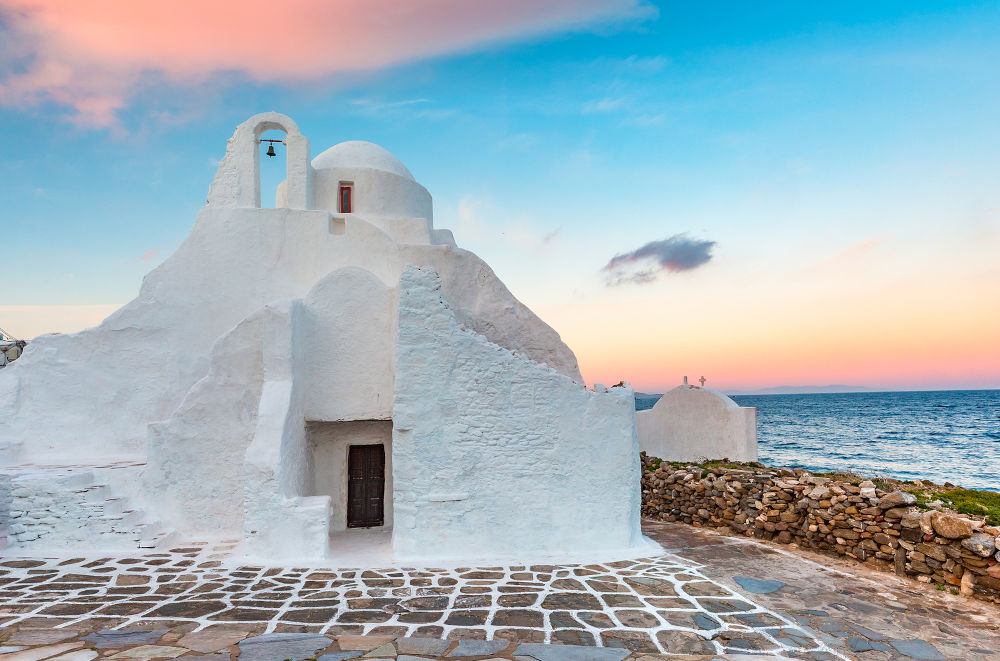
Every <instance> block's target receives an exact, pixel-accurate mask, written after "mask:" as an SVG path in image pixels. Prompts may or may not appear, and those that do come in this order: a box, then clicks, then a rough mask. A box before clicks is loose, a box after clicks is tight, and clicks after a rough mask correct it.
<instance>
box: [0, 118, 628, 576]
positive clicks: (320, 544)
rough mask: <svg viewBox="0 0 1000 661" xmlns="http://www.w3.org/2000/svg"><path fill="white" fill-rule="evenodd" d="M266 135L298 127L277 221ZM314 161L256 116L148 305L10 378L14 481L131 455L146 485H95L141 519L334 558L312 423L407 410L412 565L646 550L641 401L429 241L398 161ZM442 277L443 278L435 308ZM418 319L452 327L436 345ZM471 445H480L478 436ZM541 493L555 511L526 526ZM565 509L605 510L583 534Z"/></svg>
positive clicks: (32, 361)
mask: <svg viewBox="0 0 1000 661" xmlns="http://www.w3.org/2000/svg"><path fill="white" fill-rule="evenodd" d="M272 129H281V130H284V131H285V132H286V134H287V135H286V143H287V145H288V181H287V182H286V183H285V185H284V189H283V192H282V193H281V195H283V196H284V197H283V200H282V207H281V208H275V209H260V208H258V207H259V204H260V203H259V199H260V186H259V170H258V168H259V147H260V145H259V143H258V139H259V136H260V135H261V133H262V132H263V131H266V130H272ZM309 149H310V148H309V143H308V140H307V139H306V138H305V137H304V136H302V135H301V133H299V130H298V127H297V126H296V125H295V123H294V122H293V121H292V120H291V119H289V118H287V117H285V116H283V115H279V114H277V113H263V114H261V115H258V116H255V117H253V118H251V119H249V120H247V122H244V123H243V124H241V125H240V126H239V127H238V128H237V129H236V132H235V133H234V135H233V137H232V138H231V139H230V141H229V143H228V147H227V154H226V157H225V158H224V159H223V160H222V162H221V164H220V167H219V172H218V174H217V175H216V177H215V180H214V181H213V183H212V185H211V187H210V190H209V195H208V205H207V206H205V207H204V208H203V209H202V210H201V211H200V212H199V214H198V217H197V219H196V222H195V225H194V228H193V229H192V232H191V234H190V235H189V236H188V238H187V239H186V240H185V241H184V243H183V244H182V245H181V247H180V248H179V249H178V250H177V251H176V252H175V253H174V254H173V255H172V256H171V257H170V258H168V259H167V260H166V261H165V262H164V263H163V264H161V265H160V266H159V267H157V268H156V269H154V270H153V271H152V272H151V273H150V274H148V275H147V276H146V278H145V279H144V280H143V283H142V287H141V289H140V291H139V295H138V296H137V298H136V299H135V300H133V301H132V302H130V303H129V304H127V305H126V306H124V307H123V308H121V309H120V310H119V311H117V312H116V313H115V314H113V315H111V316H110V317H109V318H108V319H106V320H105V321H104V322H103V323H102V324H101V325H100V326H97V327H95V328H91V329H87V330H85V331H82V332H80V333H74V334H66V335H60V334H55V335H46V336H43V337H40V338H37V339H36V340H35V341H34V342H32V343H31V344H29V345H28V347H27V350H26V351H25V353H24V355H23V356H22V357H21V358H20V359H19V360H17V361H16V362H14V363H11V364H10V365H8V366H7V367H5V368H4V369H3V370H0V466H7V467H10V471H13V472H11V473H10V474H11V475H14V476H15V477H14V478H12V479H16V475H17V474H21V473H23V474H28V473H31V472H32V471H33V470H35V468H37V467H39V466H53V465H62V466H74V465H75V466H91V465H98V464H101V463H102V462H107V461H130V462H133V463H135V464H138V465H142V466H143V468H142V470H132V471H110V472H108V473H107V475H102V478H101V480H102V481H101V483H102V484H103V485H104V486H106V487H107V488H108V489H109V490H111V491H113V492H115V493H116V494H120V495H121V496H122V497H124V498H128V499H129V501H130V507H132V508H134V510H135V511H137V512H142V513H143V517H142V520H143V521H144V522H145V523H148V524H150V525H152V524H154V523H156V524H158V525H160V526H161V527H162V528H163V530H171V529H175V530H176V531H177V533H178V534H179V535H180V536H182V537H183V538H202V539H207V538H212V539H219V538H223V537H230V538H242V539H244V541H245V545H244V547H243V550H244V551H245V553H246V554H247V555H248V556H250V557H254V558H258V559H272V560H281V559H293V558H295V559H300V558H310V559H317V558H323V557H326V554H327V552H328V544H329V539H330V531H331V530H336V529H338V528H337V527H338V525H340V524H339V521H340V519H341V518H342V517H341V514H342V513H343V503H342V502H341V497H340V495H339V493H340V492H339V491H338V490H337V489H336V488H334V486H331V483H330V482H329V480H327V482H326V483H324V481H323V478H322V477H318V476H317V473H316V470H317V468H316V465H315V462H316V460H317V457H319V455H317V454H316V452H315V450H316V446H315V442H314V441H315V439H310V438H309V435H308V434H307V424H312V423H317V424H320V423H336V424H344V425H347V426H346V427H344V429H349V428H350V425H351V424H357V425H362V424H363V421H392V420H394V419H396V418H398V416H400V415H402V416H403V418H404V419H406V420H407V421H408V423H407V424H408V426H407V427H406V428H405V429H404V430H403V431H402V432H400V433H401V434H404V436H399V435H397V432H396V431H394V432H393V434H392V439H391V440H390V441H388V442H387V450H388V451H389V453H390V454H389V456H387V465H388V466H390V467H391V470H392V475H391V476H387V477H388V478H389V479H387V483H388V484H389V485H391V488H392V492H393V499H389V498H387V506H388V511H387V512H386V517H387V519H386V520H387V525H393V524H392V523H390V522H393V520H394V519H396V521H398V518H397V515H398V514H399V510H398V509H397V505H399V504H401V505H402V507H403V508H404V510H405V512H406V517H408V518H407V519H406V520H407V522H408V527H407V528H406V529H405V530H403V531H401V532H400V531H399V528H398V526H395V527H394V530H393V534H394V538H398V539H399V541H398V547H397V548H398V550H399V551H400V552H401V553H404V554H406V555H409V556H412V555H414V554H415V553H416V551H415V549H417V548H421V547H422V548H425V549H433V550H434V552H435V553H438V554H439V555H442V556H449V557H452V556H454V557H457V556H459V555H460V554H461V553H465V552H470V553H471V552H475V553H478V554H481V555H485V556H490V557H495V556H497V554H498V553H499V552H507V551H514V550H521V551H525V552H540V553H549V552H551V553H558V552H568V551H570V550H572V551H574V552H580V551H583V550H584V549H587V548H589V546H588V545H594V544H596V545H597V546H596V547H595V550H599V549H618V550H621V549H634V548H637V545H641V544H642V539H641V536H640V535H639V533H638V499H639V489H638V477H639V476H638V459H637V449H636V445H635V433H634V423H633V418H632V412H631V399H630V391H628V392H626V391H624V390H620V391H618V390H615V389H612V392H611V393H608V394H604V393H591V392H588V391H586V390H585V389H584V388H583V386H582V385H581V383H582V379H581V377H580V372H579V369H578V366H577V362H576V358H575V356H574V355H573V352H572V351H571V350H570V349H569V348H568V347H567V346H566V345H565V344H564V343H563V342H562V341H561V340H560V338H559V335H558V334H557V333H556V332H555V331H554V330H553V329H552V328H550V327H549V326H548V325H546V324H545V323H544V322H543V321H542V320H540V319H539V318H538V317H537V316H535V315H534V314H533V313H532V312H531V311H530V310H529V309H528V308H527V307H525V306H524V305H523V304H522V303H521V302H520V301H518V300H517V299H516V298H514V296H513V295H512V294H511V293H510V291H509V290H508V289H507V288H506V287H505V286H504V285H503V283H502V282H500V280H499V279H498V278H497V276H496V274H495V273H494V272H493V271H492V270H491V269H490V268H489V266H487V265H486V264H485V263H484V262H483V261H482V260H480V259H479V258H478V257H476V256H475V255H474V254H472V253H470V252H468V251H465V250H462V249H459V248H457V247H455V245H454V240H453V238H452V237H451V233H450V232H448V231H447V230H438V229H435V228H434V227H433V222H432V210H431V198H430V195H429V194H428V193H427V191H426V189H424V188H423V187H422V186H420V185H419V184H417V183H416V182H415V181H414V179H413V177H412V175H411V174H410V173H409V171H408V170H407V169H406V168H405V166H403V165H402V164H401V163H399V161H398V160H396V159H395V158H394V157H393V156H392V155H391V154H389V153H388V152H386V151H385V150H384V149H382V148H380V147H377V146H375V145H372V144H371V143H362V142H350V143H344V144H342V145H338V146H336V147H333V148H331V149H330V150H327V151H326V152H324V153H323V154H321V155H320V156H319V157H317V159H315V161H314V162H312V163H310V161H309ZM340 182H350V183H352V185H353V186H355V194H354V203H355V206H354V209H353V211H352V213H349V214H339V213H337V210H336V208H335V207H334V206H332V205H333V203H334V202H335V200H334V199H333V198H331V197H330V195H328V193H330V194H332V191H333V190H334V188H335V187H337V186H339V184H340ZM279 197H280V196H279ZM411 266H417V267H421V268H424V269H426V272H423V271H417V270H409V271H408V269H409V268H410V267H411ZM404 272H407V273H409V275H408V276H407V277H408V278H409V280H407V287H409V288H410V289H412V290H413V292H417V293H419V292H423V293H422V294H421V297H422V298H421V300H423V302H424V303H426V304H427V305H429V306H430V307H429V308H428V309H427V310H423V311H421V310H419V309H417V307H415V305H416V302H415V301H416V300H417V299H415V298H413V295H414V294H413V293H412V292H411V295H410V297H411V298H410V299H408V300H406V301H403V302H401V301H400V279H401V276H402V274H403V273H404ZM431 273H434V274H436V275H433V276H431V275H429V274H431ZM427 278H430V279H431V280H433V281H434V282H435V283H439V284H434V285H433V287H431V289H433V292H434V293H433V295H431V294H430V293H429V292H430V289H428V286H429V285H428V282H430V280H427ZM438 289H439V290H440V291H438ZM441 296H444V298H445V299H447V301H448V305H447V307H444V305H443V303H442V302H441V298H440V297H441ZM401 306H402V307H401ZM400 309H403V310H406V311H407V318H406V320H405V323H403V320H402V319H400V317H399V310H400ZM427 315H430V316H427ZM424 321H428V322H429V321H433V322H434V324H435V326H434V328H435V329H437V330H438V331H441V332H444V331H447V332H446V333H445V334H443V335H440V336H433V337H431V336H427V335H421V334H420V333H421V332H425V333H426V332H429V331H430V330H431V329H423V331H421V329H420V328H418V327H417V326H418V325H419V324H420V323H423V322H424ZM397 337H399V341H398V342H397ZM438 341H440V342H444V343H445V344H444V345H442V347H438V348H436V349H433V343H434V342H438ZM400 347H404V348H405V350H406V355H405V356H400V355H399V351H400ZM432 349H433V350H432ZM425 367H426V369H428V370H432V371H429V372H427V373H426V374H424V373H422V370H423V369H424V368H425ZM399 369H403V370H404V371H405V381H404V384H403V385H400V383H399V379H398V370H399ZM498 388H502V389H506V390H497V389H498ZM421 400H423V401H421ZM421 416H425V417H423V419H420V420H417V418H420V417H421ZM466 419H467V420H466ZM417 423H419V424H417ZM435 425H436V426H437V427H438V429H437V431H435V430H434V429H432V427H434V426H435ZM464 430H475V434H476V435H475V436H474V437H473V438H472V440H473V442H472V443H471V444H470V438H469V437H467V436H466V435H465V431H464ZM406 434H408V435H411V436H413V438H415V439H417V441H416V444H414V442H413V441H412V440H411V439H410V437H409V436H406ZM400 440H402V443H400ZM430 441H433V443H432V442H430ZM337 443H341V444H342V442H341V441H337ZM448 444H454V446H453V447H448ZM401 445H402V447H401ZM338 451H339V450H338ZM400 452H403V453H404V455H402V456H404V457H405V459H406V461H405V462H404V465H403V466H402V467H399V466H398V464H397V461H396V460H397V456H399V453H400ZM466 453H468V456H466ZM320 454H322V453H320ZM319 458H321V459H322V457H319ZM327 459H328V458H326V459H323V461H326V460H327ZM484 462H486V463H484ZM487 463H489V464H491V466H490V468H489V470H487V469H486V466H487ZM32 466H34V467H35V468H32ZM330 470H333V471H340V470H341V468H340V467H337V466H333V465H331V467H330ZM401 470H402V471H403V472H400V471H401ZM338 474H339V473H338ZM585 474H586V478H584V475H585ZM432 475H433V476H435V477H436V478H440V481H434V480H431V479H430V476H432ZM401 477H402V479H400V478H401ZM25 479H28V478H25ZM32 479H33V478H32ZM330 479H339V478H330ZM480 480H482V482H481V484H480V482H479V481H480ZM7 483H12V482H11V481H9V480H8V481H4V484H7ZM317 484H323V486H322V487H321V488H319V489H317V488H316V487H317ZM60 485H61V486H60ZM477 485H479V486H478V487H477ZM527 485H530V486H527ZM53 488H54V491H53V492H52V493H51V494H49V493H48V492H46V495H45V496H39V497H49V496H51V497H52V498H54V499H62V498H63V497H69V498H73V497H74V496H72V494H73V493H74V489H73V488H71V487H70V486H69V485H68V483H67V484H62V483H60V484H56V485H55V486H54V487H53ZM474 491H475V493H473V492H474ZM0 492H4V493H6V492H10V493H12V492H13V491H12V489H7V490H3V489H0ZM550 492H551V494H552V495H551V496H549V495H547V494H549V493H550ZM399 494H403V495H404V496H405V497H404V499H403V501H402V502H401V503H400V501H399ZM456 494H467V495H465V496H462V497H461V498H454V496H455V495H456ZM78 495H79V494H78ZM0 496H2V493H0ZM542 497H544V498H545V500H541V501H539V500H537V499H538V498H542ZM531 498H535V499H536V500H535V503H536V504H537V503H540V502H541V503H546V505H542V506H538V507H536V508H535V510H536V511H535V512H532V513H530V514H528V515H525V514H524V512H523V511H521V510H523V509H524V505H525V504H526V503H527V502H529V500H531ZM505 499H511V501H510V503H507V504H505V502H504V501H505ZM393 500H395V503H393ZM4 502H6V500H5V499H4V498H0V530H2V529H3V527H4V525H5V521H6V520H7V519H9V518H10V517H9V516H4V511H5V510H4V507H3V506H4ZM549 502H555V503H559V504H560V505H559V507H557V508H556V509H554V510H552V511H549V509H550V508H549V507H548V505H547V503H549ZM571 502H572V507H570V503H571ZM456 503H457V504H456ZM563 503H565V509H562V507H563V505H562V504H563ZM60 507H62V506H60ZM8 509H9V508H8ZM570 509H572V510H573V512H575V513H577V512H579V511H581V509H585V510H588V511H591V512H592V514H591V515H590V519H589V522H586V523H585V525H584V526H580V517H579V516H578V515H577V514H575V513H574V514H572V515H570V514H569V512H570ZM17 511H21V510H17ZM60 511H63V512H64V513H65V516H62V517H61V518H62V519H64V522H70V521H72V520H74V517H75V518H76V519H78V520H79V521H81V522H82V521H85V520H87V516H86V515H85V511H84V509H80V510H74V509H72V508H71V507H69V506H68V505H67V506H66V507H62V510H60ZM73 512H76V514H73ZM77 515H79V516H77ZM135 516H136V517H139V515H138V514H137V515H135ZM519 521H520V522H519ZM606 521H613V522H614V524H613V525H611V526H607V525H605V522H606ZM418 524H419V525H418ZM66 525H68V523H67V524H66ZM424 525H427V526H429V528H428V529H427V530H423V529H422V526H424ZM480 525H486V526H488V527H489V528H490V532H487V533H483V532H482V531H474V530H473V529H474V528H475V527H476V526H480ZM80 530H81V532H80V535H81V536H83V537H86V535H87V532H86V531H87V530H88V528H87V527H86V526H80ZM444 530H447V531H449V534H450V533H451V532H455V533H460V534H457V536H456V537H455V542H456V543H455V544H454V545H451V544H449V545H440V544H433V545H427V542H428V540H429V539H431V537H432V534H433V531H438V532H441V531H444ZM597 530H600V533H599V534H598V532H597ZM95 535H96V533H95ZM480 535H482V537H481V541H479V542H474V539H475V538H477V537H480ZM29 536H30V535H22V537H24V538H26V537H29ZM124 536H127V535H124ZM124 536H123V537H124ZM42 537H44V536H39V539H41V538H42ZM49 538H50V539H52V540H55V539H57V537H54V536H51V535H49ZM60 539H62V541H60V542H59V543H60V544H64V543H68V541H67V540H68V539H69V538H68V537H65V538H60ZM108 539H110V537H108ZM22 541H24V540H22ZM30 541H35V540H30ZM43 541H44V540H43ZM133 541H134V540H133ZM129 543H130V544H131V543H132V542H129ZM38 545H39V547H43V546H44V544H43V543H41V542H39V543H38ZM56 550H58V549H56Z"/></svg>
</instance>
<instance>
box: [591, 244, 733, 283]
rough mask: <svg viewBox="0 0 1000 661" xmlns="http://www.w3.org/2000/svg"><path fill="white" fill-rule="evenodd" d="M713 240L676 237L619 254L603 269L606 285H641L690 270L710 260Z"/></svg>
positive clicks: (713, 245)
mask: <svg viewBox="0 0 1000 661" xmlns="http://www.w3.org/2000/svg"><path fill="white" fill-rule="evenodd" d="M715 245H716V242H715V241H702V240H699V239H692V238H690V237H689V236H687V235H686V234H675V235H673V236H671V237H668V238H666V239H663V240H661V241H650V242H649V243H647V244H645V245H643V246H641V247H639V248H636V249H635V250H632V251H630V252H624V253H619V254H617V255H615V256H614V257H612V258H611V260H610V261H609V262H608V263H607V264H605V266H604V268H603V269H602V270H603V271H604V273H605V278H606V280H605V281H606V283H607V284H608V286H616V285H622V284H644V283H647V282H652V281H654V280H656V278H657V277H658V276H659V275H660V274H662V273H674V272H677V271H690V270H692V269H696V268H698V267H699V266H702V265H704V264H707V263H708V262H709V261H710V260H711V259H712V248H714V247H715Z"/></svg>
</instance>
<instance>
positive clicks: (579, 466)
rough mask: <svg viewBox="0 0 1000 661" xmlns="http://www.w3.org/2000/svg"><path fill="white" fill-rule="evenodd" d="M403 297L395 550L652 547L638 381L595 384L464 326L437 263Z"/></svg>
mask: <svg viewBox="0 0 1000 661" xmlns="http://www.w3.org/2000/svg"><path fill="white" fill-rule="evenodd" d="M399 296H400V302H399V306H400V307H399V347H398V349H397V360H396V408H395V413H394V426H393V453H394V464H393V480H394V484H395V494H394V509H395V513H394V516H395V527H394V531H393V551H394V554H395V555H396V556H397V558H399V559H400V560H403V561H405V560H418V559H421V558H424V557H433V558H435V559H446V558H448V557H449V556H450V557H455V558H471V557H482V558H497V557H503V556H510V557H524V556H525V555H528V556H531V555H539V554H542V555H545V554H556V555H559V554H563V555H565V554H572V553H574V552H579V551H580V550H583V549H586V552H587V553H590V554H594V553H598V554H599V553H601V552H608V553H611V554H614V553H626V552H629V551H634V550H636V549H639V548H643V547H644V544H645V541H644V539H643V538H642V536H641V533H640V530H639V515H638V513H639V449H638V443H637V440H636V437H635V431H634V429H635V427H634V424H633V419H634V415H635V413H634V405H633V394H632V390H631V389H630V388H614V389H612V390H611V391H610V392H606V393H604V392H602V393H596V392H591V391H588V390H586V389H585V388H583V387H582V386H581V385H579V384H577V383H574V382H573V381H572V380H571V379H570V378H568V377H566V376H564V375H562V374H559V373H558V372H556V371H555V370H553V369H551V368H550V367H548V366H546V365H542V364H539V363H536V362H534V361H532V360H530V359H528V358H526V357H525V356H524V355H521V354H519V353H518V352H514V351H510V350H508V349H505V348H503V347H500V346H497V345H496V344H493V343H491V342H490V341H489V340H487V339H486V338H485V337H483V336H482V335H479V334H478V333H476V332H474V331H471V330H468V329H465V328H463V327H462V326H461V325H460V324H459V322H458V320H457V319H456V317H455V314H454V313H453V312H452V310H451V309H450V308H449V307H448V306H447V305H446V304H445V302H444V300H443V299H442V297H441V286H440V283H439V280H438V278H437V276H436V274H434V272H433V271H431V270H420V269H416V268H411V269H409V270H407V271H406V273H405V274H404V275H403V277H402V279H401V283H400V295H399ZM592 557H594V556H593V555H592Z"/></svg>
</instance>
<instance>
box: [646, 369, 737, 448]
mask: <svg viewBox="0 0 1000 661" xmlns="http://www.w3.org/2000/svg"><path fill="white" fill-rule="evenodd" d="M636 426H637V430H638V433H639V447H640V448H641V449H642V451H643V452H645V453H646V454H648V455H650V456H653V457H659V458H660V459H663V460H665V461H699V460H702V459H732V460H734V461H757V409H755V408H748V407H741V406H740V405H739V404H737V403H736V402H734V401H733V400H732V399H730V398H729V397H726V396H725V395H724V394H722V393H721V392H718V391H715V390H712V389H710V388H699V387H697V386H687V385H685V386H677V387H676V388H674V389H673V390H671V391H669V392H667V393H665V394H664V395H663V397H661V398H660V400H659V401H658V402H656V405H655V406H653V408H651V409H649V410H648V411H639V412H637V413H636Z"/></svg>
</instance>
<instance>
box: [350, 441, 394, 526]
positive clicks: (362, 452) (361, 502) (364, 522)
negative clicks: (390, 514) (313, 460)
mask: <svg viewBox="0 0 1000 661" xmlns="http://www.w3.org/2000/svg"><path fill="white" fill-rule="evenodd" d="M384 494H385V446H383V445H352V446H350V448H349V450H348V457H347V527H348V528H370V527H372V526H380V525H382V523H383V521H384V513H383V506H382V503H383V496H384Z"/></svg>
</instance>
